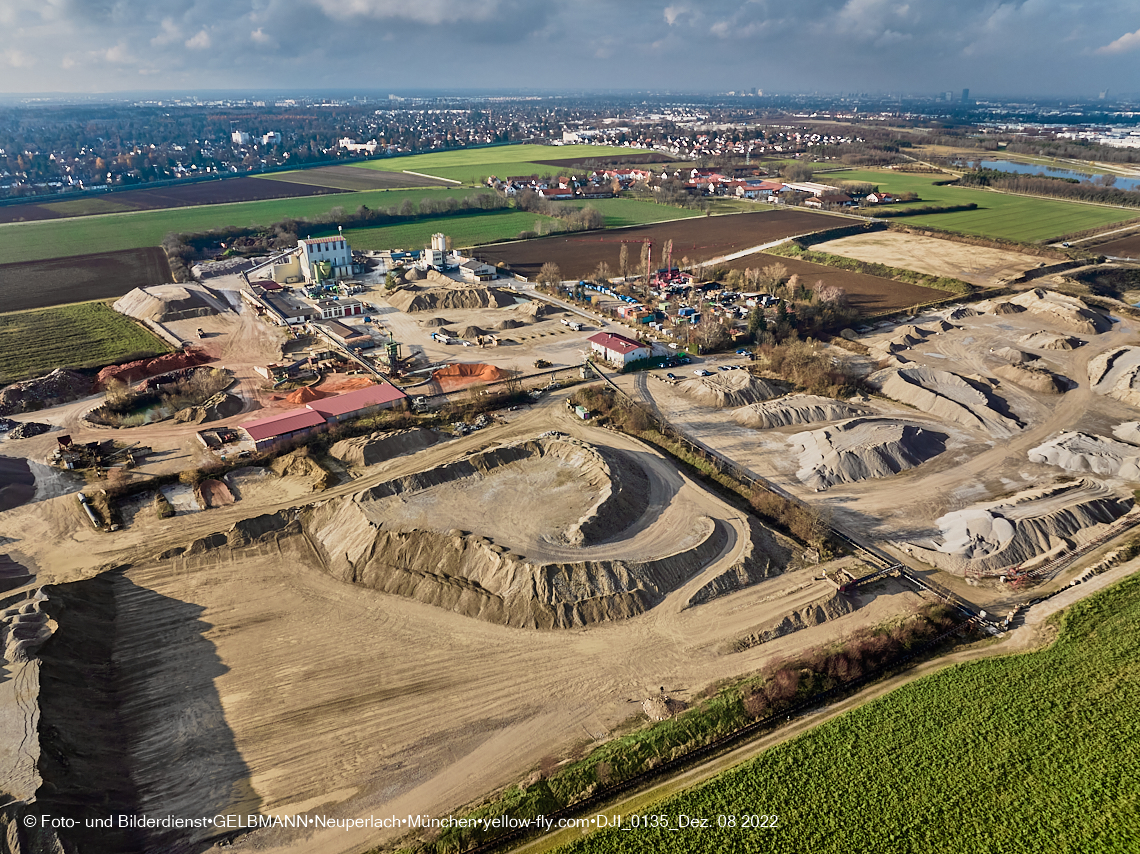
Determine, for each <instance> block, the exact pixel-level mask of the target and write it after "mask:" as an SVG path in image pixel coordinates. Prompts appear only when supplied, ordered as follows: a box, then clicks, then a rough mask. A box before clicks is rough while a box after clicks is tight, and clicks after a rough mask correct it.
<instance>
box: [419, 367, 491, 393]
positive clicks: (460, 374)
mask: <svg viewBox="0 0 1140 854" xmlns="http://www.w3.org/2000/svg"><path fill="white" fill-rule="evenodd" d="M510 375H511V372H510V371H508V370H504V369H503V368H497V367H495V366H494V365H483V364H479V363H478V362H476V363H473V364H456V365H446V366H444V367H442V368H440V369H439V370H438V371H435V372H434V373H432V379H434V380H435V381H436V382H438V383H439V387H440V388H441V389H443V390H444V391H454V390H455V389H458V388H465V387H466V386H469V385H474V384H476V383H491V382H497V381H498V380H505V379H507V378H508V377H509V376H510Z"/></svg>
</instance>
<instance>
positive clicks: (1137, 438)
mask: <svg viewBox="0 0 1140 854" xmlns="http://www.w3.org/2000/svg"><path fill="white" fill-rule="evenodd" d="M1112 435H1114V436H1115V437H1116V438H1117V439H1120V440H1121V441H1122V442H1127V443H1128V444H1130V445H1140V421H1125V422H1124V423H1123V424H1117V425H1116V426H1115V427H1113V428H1112Z"/></svg>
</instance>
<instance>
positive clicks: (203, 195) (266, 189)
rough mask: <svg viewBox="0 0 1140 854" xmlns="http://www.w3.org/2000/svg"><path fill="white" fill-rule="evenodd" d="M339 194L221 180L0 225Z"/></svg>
mask: <svg viewBox="0 0 1140 854" xmlns="http://www.w3.org/2000/svg"><path fill="white" fill-rule="evenodd" d="M314 171H316V170H314ZM428 183H429V182H427V181H421V182H420V183H419V184H411V185H409V184H403V185H401V186H405V187H406V186H420V187H422V186H426V185H427V184H428ZM361 189H372V188H371V187H366V188H361ZM340 192H342V190H340V189H338V188H336V187H335V186H334V185H314V186H305V185H302V184H296V185H293V184H285V183H281V184H273V183H269V184H267V183H265V182H263V181H258V180H257V179H255V178H227V179H226V180H224V181H203V182H201V183H197V184H176V185H175V186H173V187H156V188H154V189H149V190H148V189H139V190H122V191H120V192H117V193H107V194H105V195H92V196H82V197H80V198H77V199H65V200H63V201H59V202H49V201H45V202H39V203H37V204H26V205H8V206H5V207H0V223H3V222H25V221H36V220H42V219H64V218H67V217H75V216H95V215H97V214H105V213H124V212H126V211H154V210H166V209H168V208H189V207H196V206H198V205H221V204H231V203H233V202H256V201H265V200H268V199H287V198H293V197H295V196H323V195H330V194H336V193H340Z"/></svg>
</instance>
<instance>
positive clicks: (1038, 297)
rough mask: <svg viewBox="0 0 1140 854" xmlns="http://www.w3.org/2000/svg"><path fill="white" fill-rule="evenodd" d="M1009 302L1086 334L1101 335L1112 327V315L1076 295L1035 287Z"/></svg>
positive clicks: (1048, 321)
mask: <svg viewBox="0 0 1140 854" xmlns="http://www.w3.org/2000/svg"><path fill="white" fill-rule="evenodd" d="M1009 302H1010V304H1011V305H1019V306H1021V307H1022V308H1025V309H1027V310H1028V311H1030V312H1032V313H1033V314H1036V315H1038V316H1039V317H1040V318H1041V319H1042V320H1044V321H1045V322H1046V323H1055V324H1057V325H1059V326H1063V327H1066V328H1067V329H1071V330H1072V331H1073V332H1079V333H1081V334H1084V335H1098V334H1100V333H1101V332H1107V331H1108V330H1109V329H1111V328H1112V321H1111V320H1109V319H1108V315H1106V314H1104V313H1102V312H1099V311H1097V310H1096V309H1094V308H1090V307H1089V306H1088V305H1086V304H1085V303H1084V302H1082V301H1081V300H1079V299H1077V298H1076V297H1070V296H1065V295H1064V294H1059V293H1057V292H1056V291H1046V290H1043V289H1042V288H1034V289H1033V290H1030V291H1026V292H1025V293H1023V294H1018V295H1017V296H1015V297H1011V298H1010V300H1009Z"/></svg>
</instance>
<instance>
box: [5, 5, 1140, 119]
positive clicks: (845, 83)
mask: <svg viewBox="0 0 1140 854" xmlns="http://www.w3.org/2000/svg"><path fill="white" fill-rule="evenodd" d="M0 25H2V31H3V32H4V34H5V36H6V38H5V40H4V46H3V47H0V92H4V93H31V92H113V91H123V90H136V91H137V90H144V89H146V90H150V89H153V90H174V91H192V90H194V89H203V90H205V89H250V88H275V89H276V88H282V89H290V88H305V89H322V88H337V89H362V90H373V89H375V90H381V91H383V90H390V91H400V90H402V89H403V90H407V89H429V88H430V89H449V88H464V89H472V88H489V89H503V88H510V89H517V88H523V87H527V88H540V89H654V90H662V89H673V90H686V91H723V90H728V89H740V88H743V87H751V88H757V87H760V88H763V89H764V90H765V91H767V92H773V93H780V92H811V91H820V92H850V91H871V92H904V93H925V92H936V91H941V90H950V89H953V90H959V89H962V88H963V87H969V88H970V89H971V91H972V92H973V93H974V94H976V95H980V96H984V95H986V94H993V95H1012V94H1038V95H1057V96H1062V97H1063V96H1081V95H1086V96H1087V95H1092V94H1095V93H1096V92H1097V91H1099V90H1101V89H1105V88H1107V89H1109V90H1111V91H1112V92H1113V93H1115V94H1120V93H1123V92H1128V91H1132V92H1137V91H1140V2H1137V0H1008V2H1002V0H905V2H903V0H669V2H654V0H161V2H155V0H0Z"/></svg>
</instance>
